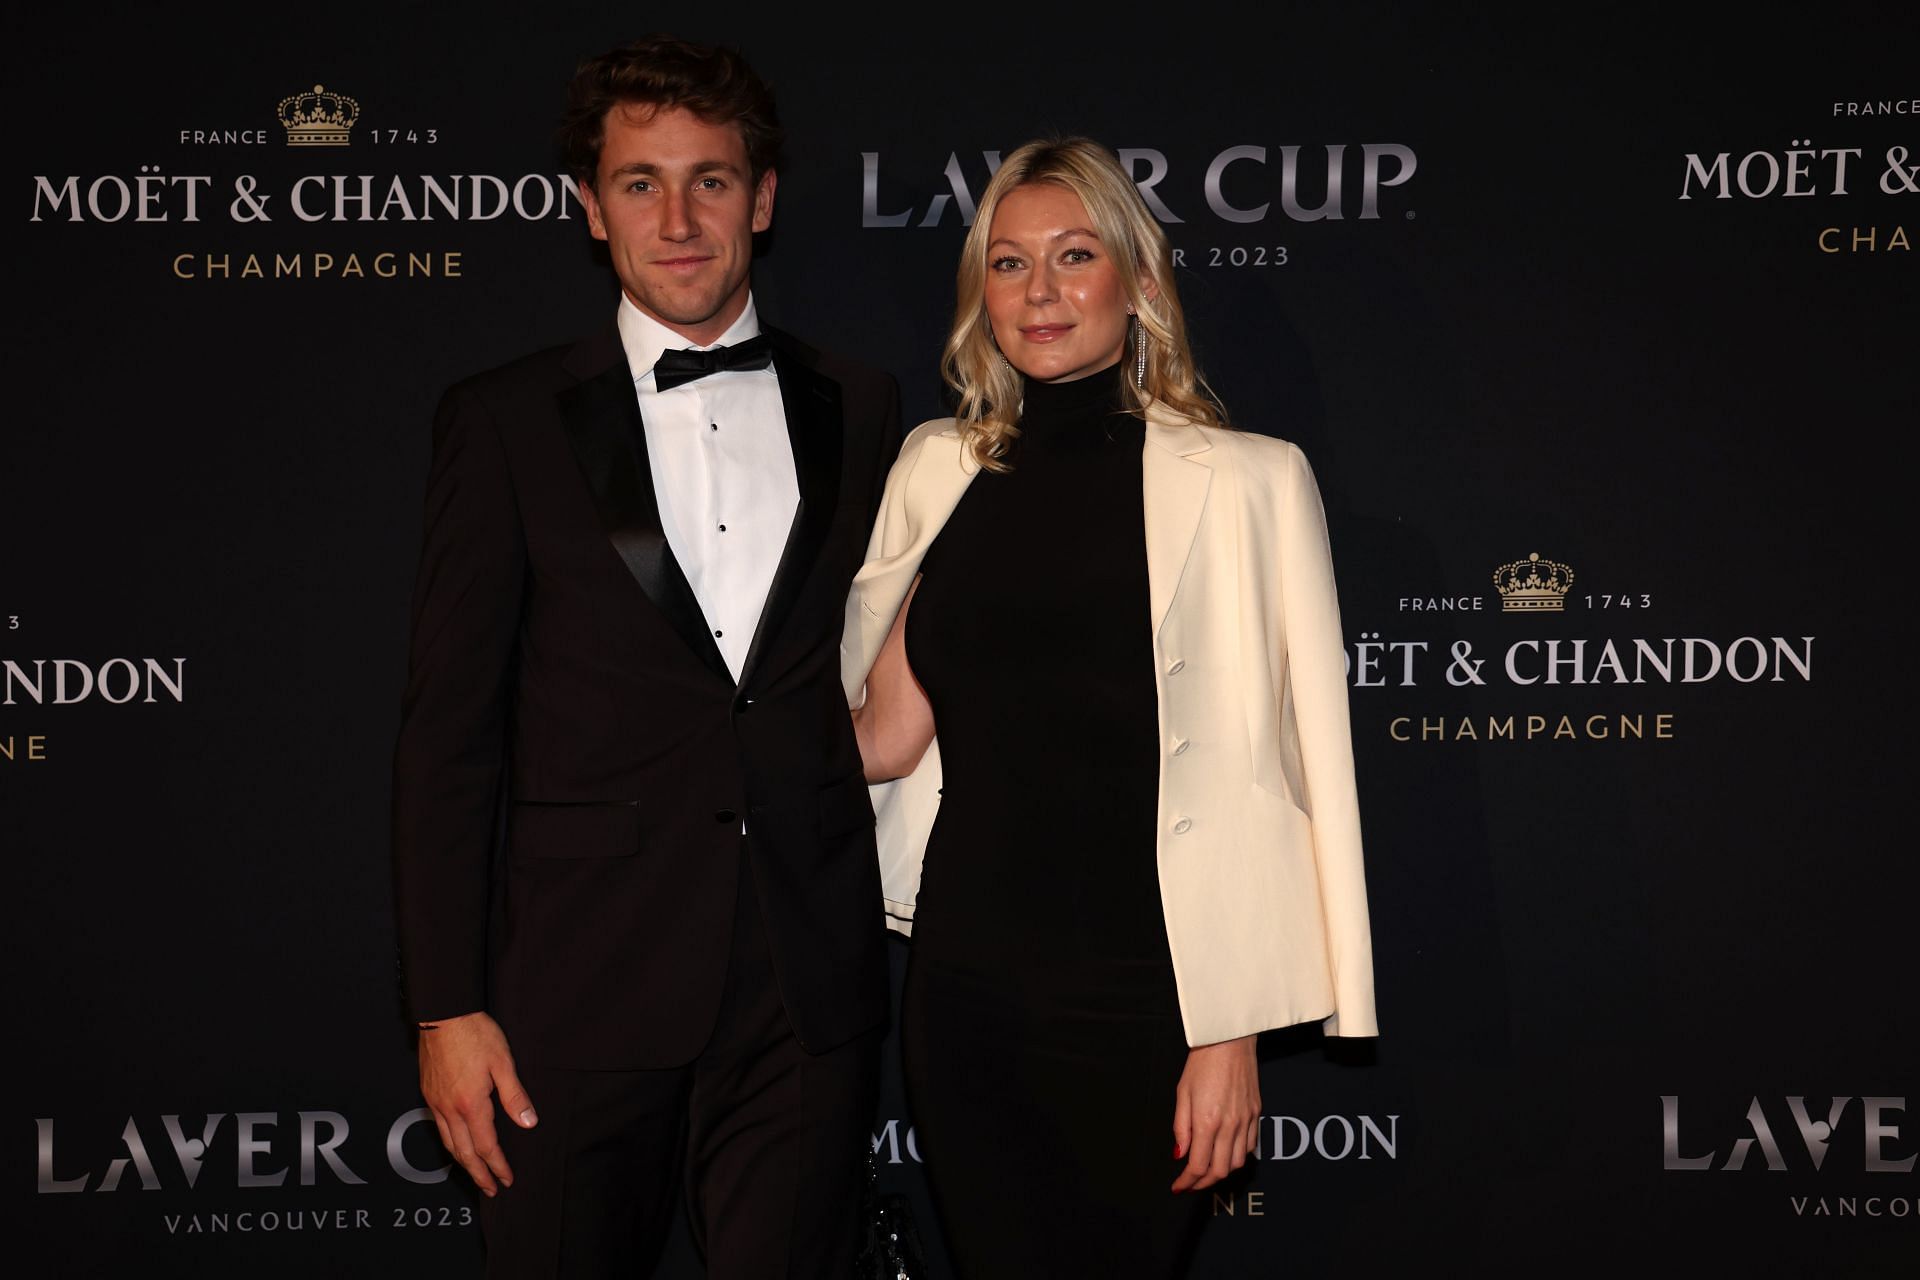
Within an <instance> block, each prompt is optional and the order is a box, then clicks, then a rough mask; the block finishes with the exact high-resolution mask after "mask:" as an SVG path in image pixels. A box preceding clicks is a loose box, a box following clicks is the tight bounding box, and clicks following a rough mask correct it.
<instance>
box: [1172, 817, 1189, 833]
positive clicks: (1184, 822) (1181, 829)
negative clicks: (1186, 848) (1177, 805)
mask: <svg viewBox="0 0 1920 1280" xmlns="http://www.w3.org/2000/svg"><path fill="white" fill-rule="evenodd" d="M1191 830H1193V819H1192V818H1182V819H1180V821H1178V822H1176V823H1174V824H1173V834H1175V835H1177V836H1183V835H1185V834H1187V832H1189V831H1191Z"/></svg>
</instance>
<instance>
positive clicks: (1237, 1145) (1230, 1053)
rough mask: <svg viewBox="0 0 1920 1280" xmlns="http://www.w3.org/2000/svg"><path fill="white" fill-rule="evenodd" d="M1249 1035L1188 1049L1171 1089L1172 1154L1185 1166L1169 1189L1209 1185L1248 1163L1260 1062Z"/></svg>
mask: <svg viewBox="0 0 1920 1280" xmlns="http://www.w3.org/2000/svg"><path fill="white" fill-rule="evenodd" d="M1253 1040H1254V1038H1253V1037H1252V1036H1242V1037H1240V1038H1239V1039H1238V1040H1223V1041H1221V1042H1220V1043H1219V1044H1206V1045H1201V1046H1200V1047H1199V1048H1197V1049H1189V1050H1187V1069H1186V1070H1185V1071H1182V1072H1181V1073H1180V1087H1179V1088H1178V1089H1176V1090H1174V1103H1173V1155H1174V1158H1175V1159H1176V1160H1177V1159H1179V1158H1180V1157H1181V1156H1186V1157H1187V1167H1186V1169H1185V1170H1184V1171H1182V1172H1181V1174H1180V1176H1179V1177H1178V1178H1175V1179H1174V1180H1173V1189H1174V1191H1176V1192H1180V1191H1198V1190H1200V1189H1201V1188H1202V1187H1210V1186H1212V1185H1213V1184H1214V1183H1216V1182H1218V1181H1220V1179H1222V1178H1224V1177H1226V1176H1227V1175H1228V1174H1229V1173H1231V1172H1233V1171H1234V1170H1235V1169H1238V1168H1240V1167H1241V1166H1242V1165H1244V1164H1246V1162H1247V1153H1248V1152H1249V1151H1251V1150H1253V1148H1254V1146H1255V1144H1256V1142H1257V1141H1258V1138H1259V1125H1260V1063H1259V1060H1258V1059H1257V1058H1256V1057H1255V1056H1254V1052H1253Z"/></svg>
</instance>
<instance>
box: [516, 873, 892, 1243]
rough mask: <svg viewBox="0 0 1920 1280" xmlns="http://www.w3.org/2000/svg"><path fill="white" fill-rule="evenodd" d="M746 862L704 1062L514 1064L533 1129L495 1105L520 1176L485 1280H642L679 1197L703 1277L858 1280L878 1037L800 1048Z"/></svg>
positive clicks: (663, 1240)
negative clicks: (528, 1099)
mask: <svg viewBox="0 0 1920 1280" xmlns="http://www.w3.org/2000/svg"><path fill="white" fill-rule="evenodd" d="M741 864H742V865H741V868H740V882H741V890H740V897H739V900H738V902H737V904H736V906H735V910H734V917H735V918H734V930H733V933H734V936H733V947H732V954H731V957H730V960H729V970H728V974H727V982H726V989H725V994H724V995H723V996H722V998H721V1004H720V1009H719V1012H718V1014H717V1016H716V1019H715V1024H714V1029H713V1034H712V1036H711V1037H710V1038H709V1040H708V1042H707V1046H706V1048H705V1049H703V1050H702V1051H701V1053H700V1055H699V1057H697V1058H695V1059H694V1060H693V1061H692V1062H690V1063H688V1064H686V1065H685V1066H682V1067H675V1068H671V1069H667V1070H659V1071H575V1070H562V1069H554V1068H545V1067H542V1066H540V1065H539V1064H538V1063H527V1064H518V1070H519V1073H520V1079H521V1082H522V1083H523V1084H525V1085H526V1087H527V1091H528V1093H530V1094H531V1095H532V1097H533V1103H534V1106H535V1108H536V1109H538V1111H539V1113H540V1123H539V1124H538V1125H537V1126H536V1127H535V1128H533V1129H532V1130H530V1131H529V1130H524V1129H521V1128H519V1127H518V1126H517V1125H515V1124H513V1123H512V1122H511V1121H509V1120H508V1119H507V1118H506V1116H505V1114H504V1113H501V1112H499V1109H498V1105H497V1103H496V1107H495V1111H496V1116H495V1120H494V1124H495V1126H496V1128H497V1129H498V1130H499V1133H500V1140H501V1146H502V1148H503V1149H504V1151H505V1153H506V1157H507V1160H508V1162H509V1163H510V1164H511V1166H512V1168H513V1179H514V1180H513V1186H512V1187H508V1188H502V1189H501V1191H500V1194H499V1195H497V1196H495V1197H494V1198H492V1199H490V1200H485V1201H483V1202H482V1205H481V1218H480V1220H481V1226H482V1229H483V1231H484V1233H485V1236H486V1242H487V1275H488V1276H489V1277H491V1278H494V1280H522V1278H523V1277H526V1278H531V1277H587V1276H593V1277H600V1276H607V1277H612V1276H619V1277H622V1278H623V1280H634V1278H637V1277H644V1276H646V1275H649V1274H650V1273H651V1272H652V1270H653V1268H654V1267H655V1265H656V1264H657V1262H658V1260H659V1257H660V1252H661V1250H662V1248H663V1247H664V1245H665V1243H666V1240H667V1236H668V1232H669V1231H670V1229H671V1227H672V1221H673V1220H672V1215H673V1213H674V1212H675V1211H676V1208H677V1205H678V1204H679V1203H680V1202H681V1200H682V1193H684V1203H685V1205H686V1209H687V1212H688V1213H689V1215H690V1218H691V1223H692V1227H693V1236H694V1242H695V1244H696V1245H697V1246H698V1247H699V1249H700V1251H701V1253H702V1255H703V1256H704V1257H705V1259H706V1263H707V1274H708V1275H709V1276H710V1277H712V1278H713V1280H761V1278H770V1277H776V1276H792V1277H814V1276H820V1277H834V1280H841V1278H843V1277H846V1276H850V1275H852V1274H853V1257H854V1253H855V1251H856V1246H857V1244H858V1242H859V1238H860V1231H861V1227H862V1224H861V1222H860V1193H861V1190H862V1188H863V1186H864V1180H865V1176H866V1164H865V1152H866V1150H867V1149H868V1148H870V1146H871V1144H872V1139H873V1129H872V1125H873V1115H874V1108H875V1105H876V1102H877V1096H876V1091H877V1088H878V1075H879V1047H880V1036H881V1031H880V1029H878V1028H876V1029H874V1030H873V1031H870V1032H867V1033H865V1034H863V1035H861V1036H859V1037H857V1038H856V1039H854V1040H853V1041H851V1042H849V1043H847V1044H844V1045H841V1046H839V1047H837V1048H834V1049H830V1050H828V1051H826V1052H824V1053H820V1054H809V1053H807V1052H806V1051H805V1050H803V1049H801V1047H800V1045H799V1043H798V1042H797V1041H796V1040H795V1039H794V1037H793V1031H792V1028H791V1027H790V1026H789V1025H788V1022H787V1015H786V1010H785V1008H784V1006H783V1005H782V1004H781V1001H780V992H779V988H778V986H777V984H776V982H775V977H774V972H773V963H772V958H771V955H770V954H769V952H768V949H767V940H766V930H765V928H764V926H763V924H762V921H761V917H760V909H759V903H758V899H757V895H756V894H755V892H754V889H753V888H752V879H753V877H752V872H751V869H750V867H749V866H748V864H747V861H746V859H745V858H744V857H742V859H741ZM662 980H663V981H671V980H672V975H670V974H664V975H662Z"/></svg>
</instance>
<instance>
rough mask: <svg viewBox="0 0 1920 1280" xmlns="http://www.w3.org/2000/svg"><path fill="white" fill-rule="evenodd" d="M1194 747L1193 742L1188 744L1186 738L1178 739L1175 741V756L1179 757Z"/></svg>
mask: <svg viewBox="0 0 1920 1280" xmlns="http://www.w3.org/2000/svg"><path fill="white" fill-rule="evenodd" d="M1192 745H1193V744H1192V743H1191V742H1188V741H1187V740H1186V739H1185V738H1176V739H1174V743H1173V754H1174V755H1179V754H1180V753H1181V752H1183V751H1185V750H1186V749H1187V748H1188V747H1190V746H1192Z"/></svg>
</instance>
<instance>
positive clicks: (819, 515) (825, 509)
mask: <svg viewBox="0 0 1920 1280" xmlns="http://www.w3.org/2000/svg"><path fill="white" fill-rule="evenodd" d="M766 332H767V336H768V338H769V339H770V340H771V342H772V345H773V369H774V372H775V373H776V374H777V375H778V376H779V379H780V402H781V407H782V409H783V410H784V411H785V414H786V419H787V443H788V444H789V445H790V446H791V447H792V450H793V470H794V479H795V481H796V482H797V484H798V486H799V490H800V505H799V507H798V509H797V510H795V511H794V513H793V524H792V526H791V527H790V528H789V529H788V531H787V543H786V547H785V549H784V550H782V551H781V553H780V564H779V567H778V568H776V569H775V570H774V574H773V584H772V586H771V587H769V588H768V590H767V601H766V604H765V605H764V606H763V607H762V609H761V611H760V621H759V624H758V625H757V626H755V627H754V631H753V643H752V644H751V645H749V646H748V647H747V657H746V661H745V662H744V663H742V664H741V668H740V684H741V687H743V688H744V687H746V685H747V683H748V682H749V681H750V680H752V679H753V676H754V673H755V671H756V670H757V669H758V667H759V665H760V662H761V660H762V659H763V658H764V657H765V656H766V653H767V650H768V649H769V648H770V647H771V646H772V645H773V643H774V641H775V640H777V639H778V638H779V636H780V628H781V627H782V626H784V625H785V624H786V621H787V619H788V617H790V616H791V615H792V613H793V609H794V606H795V604H796V603H797V602H798V601H799V599H800V595H801V592H802V590H803V589H804V588H805V586H806V583H807V579H808V578H809V577H810V576H811V575H812V573H813V567H814V564H815V562H816V561H817V560H818V559H819V558H820V550H821V548H822V547H823V546H824V545H825V544H826V541H827V533H828V531H829V530H830V529H831V528H832V527H833V513H834V509H835V507H836V506H838V504H839V501H840V470H841V450H842V445H843V443H844V441H843V431H844V428H843V424H842V422H841V414H840V384H839V383H837V382H835V381H834V380H833V379H831V378H828V377H826V376H824V375H822V374H821V373H819V372H818V371H816V370H815V369H814V367H813V363H812V360H811V359H810V353H809V352H808V350H807V349H806V348H805V347H804V346H803V345H802V344H800V343H799V342H797V341H795V340H794V339H792V338H791V337H789V336H788V335H786V334H784V333H782V332H780V331H779V330H777V329H768V330H767V331H766Z"/></svg>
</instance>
